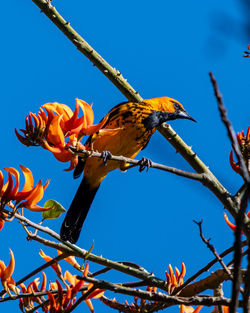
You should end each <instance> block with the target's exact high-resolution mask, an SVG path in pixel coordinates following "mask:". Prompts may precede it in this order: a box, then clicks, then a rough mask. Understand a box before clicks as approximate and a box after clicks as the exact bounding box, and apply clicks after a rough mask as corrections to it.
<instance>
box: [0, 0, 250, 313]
mask: <svg viewBox="0 0 250 313" xmlns="http://www.w3.org/2000/svg"><path fill="white" fill-rule="evenodd" d="M242 3H243V1H242V2H241V1H236V0H229V1H215V0H212V1H209V2H202V1H197V0H194V1H192V2H191V3H190V2H187V1H184V0H181V1H178V2H174V1H164V0H159V1H155V2H154V3H152V2H145V1H140V0H139V1H136V2H134V1H130V0H129V1H126V2H117V1H114V0H112V1H108V2H107V1H105V2H103V1H95V2H91V1H84V2H83V1H79V0H76V1H74V2H72V1H66V0H60V1H56V0H54V1H53V4H54V5H55V6H56V8H57V10H58V11H59V12H60V13H61V14H62V15H63V16H64V18H65V19H66V20H69V21H70V23H71V25H72V26H73V27H74V28H75V29H76V30H77V31H78V32H79V33H80V34H81V35H82V36H83V37H84V38H85V39H86V40H87V41H88V42H89V43H90V44H91V45H92V46H93V47H94V48H95V49H96V50H97V51H98V52H99V53H100V54H101V55H102V56H103V57H104V58H105V59H106V60H107V61H108V62H109V63H110V64H111V65H112V66H114V67H115V68H116V69H118V70H119V71H120V72H122V74H123V76H124V77H125V78H127V79H128V81H129V82H130V83H131V84H132V86H133V87H134V88H135V89H136V90H139V92H140V94H141V96H142V97H143V98H153V97H159V96H169V97H172V98H175V99H177V100H179V101H180V102H181V103H182V104H183V105H184V107H185V108H186V110H187V111H188V112H189V113H190V114H191V115H192V116H193V117H194V118H195V119H196V120H197V121H198V123H192V122H190V121H185V120H179V121H173V122H172V123H171V125H172V126H173V128H174V129H175V130H176V131H177V132H178V133H179V134H180V135H181V137H182V138H183V139H184V140H185V141H186V142H187V143H188V144H189V145H192V147H193V149H194V151H195V152H196V153H197V154H198V156H199V157H200V158H201V159H202V160H203V161H204V162H205V163H206V164H207V165H208V166H209V168H210V169H211V170H212V171H213V173H214V174H215V175H216V176H217V178H218V179H219V180H220V181H221V182H222V183H223V184H224V186H225V187H226V188H227V189H228V190H229V191H230V192H232V193H235V192H236V191H237V189H238V188H239V187H240V186H241V179H240V177H239V176H237V175H236V174H235V173H234V172H233V171H232V170H231V168H230V165H229V162H228V157H229V152H230V149H231V148H230V143H229V140H228V138H227V136H226V131H225V129H224V126H223V125H222V123H221V121H220V118H219V113H218V110H217V105H216V101H215V98H214V94H213V90H212V87H211V83H210V80H209V76H208V72H209V71H213V73H214V75H215V77H216V79H217V80H218V83H219V87H220V90H221V92H222V93H223V98H224V102H225V104H226V106H227V109H228V112H229V117H230V119H231V120H232V122H233V124H234V126H235V129H236V131H241V130H245V131H246V129H247V127H248V125H249V116H250V114H249V113H250V107H249V100H250V95H249V66H250V63H249V60H248V59H245V58H243V57H242V55H243V51H244V50H246V49H247V44H249V41H248V40H247V38H249V36H248V37H247V35H249V34H248V33H247V26H248V25H247V24H246V21H247V14H248V12H249V11H247V9H246V8H245V7H244V6H243V4H242ZM1 8H2V10H1V13H0V15H1V23H2V29H3V30H4V31H3V32H2V35H1V37H2V38H1V40H2V49H1V50H0V62H1V76H0V80H1V87H2V91H1V95H2V105H1V110H2V113H1V117H0V119H1V125H0V128H1V133H2V136H1V137H2V153H1V169H2V168H4V167H7V166H12V167H15V168H18V166H19V164H23V165H25V166H27V167H29V168H30V169H31V170H32V172H33V173H34V177H35V181H36V182H37V181H38V179H40V178H43V180H44V181H45V180H46V179H47V178H50V179H51V183H50V186H49V187H48V189H47V190H46V193H45V197H44V200H47V199H56V200H57V201H59V202H60V203H62V204H63V205H64V207H65V208H68V206H69V205H70V202H71V200H72V198H73V195H74V192H75V190H76V188H77V186H78V184H79V183H80V181H79V180H73V178H72V174H71V173H67V172H64V171H63V169H64V168H66V167H67V165H65V164H62V163H59V162H57V161H56V160H55V159H54V158H53V156H52V155H51V154H50V153H49V152H47V151H44V150H42V149H41V148H33V147H30V148H27V147H25V146H23V145H21V144H20V143H19V142H18V141H17V139H16V137H15V134H14V128H23V127H24V118H25V116H26V115H27V114H28V112H30V111H31V112H37V111H38V109H39V107H40V106H41V105H42V104H44V103H46V102H53V101H57V102H61V103H65V104H67V105H69V106H71V108H72V109H73V108H74V105H75V100H74V99H75V98H76V97H78V98H80V99H83V100H85V101H87V102H88V103H93V108H94V112H95V121H96V122H98V121H99V120H100V119H101V118H102V117H103V116H104V115H105V114H106V113H107V112H108V111H109V110H110V109H111V108H112V107H113V106H114V105H116V104H117V103H119V102H122V101H124V100H126V99H125V98H124V96H123V95H122V94H121V93H120V92H119V91H118V90H117V89H116V88H115V87H114V86H113V85H112V84H111V83H110V82H109V81H108V80H107V79H106V78H105V77H104V76H103V75H102V74H101V73H100V72H99V71H98V70H97V68H95V67H93V65H92V64H91V63H90V62H89V61H88V60H87V59H86V58H85V57H84V56H83V55H81V54H80V52H79V51H77V49H76V48H75V47H74V46H73V45H72V44H71V43H70V42H69V41H68V40H67V39H66V38H65V37H64V36H63V34H62V33H61V32H60V31H59V30H58V29H57V28H56V27H55V26H54V25H52V23H51V22H50V21H49V20H48V19H47V18H46V17H45V16H44V15H43V14H41V13H40V11H39V9H38V8H37V7H36V6H35V5H34V4H33V3H32V1H27V0H26V1H17V0H13V1H4V2H3V3H2V5H1ZM142 156H146V157H148V158H151V159H152V160H153V161H155V162H158V163H163V164H166V165H169V166H174V167H178V168H181V169H185V170H191V169H190V167H189V166H188V165H187V164H186V162H185V161H184V160H183V159H182V158H181V156H180V155H179V154H176V152H175V151H174V149H173V148H172V147H171V146H170V145H169V143H168V142H167V141H166V140H165V139H164V138H163V137H162V136H161V135H160V134H159V133H155V135H154V136H153V137H152V139H151V141H150V144H149V145H148V147H147V148H146V149H145V150H144V151H143V152H141V153H140V155H139V156H138V157H139V158H140V157H142ZM42 204H43V201H42ZM27 216H28V217H29V218H31V219H33V220H35V221H37V222H39V221H40V215H39V216H38V214H30V213H29V212H27ZM202 218H203V219H204V224H203V228H204V233H205V235H206V236H207V237H211V238H212V243H213V244H214V246H215V247H216V249H217V250H218V251H219V252H221V251H223V250H224V249H226V248H228V247H229V246H231V244H232V242H233V234H232V233H231V231H230V230H229V229H228V227H227V226H226V225H225V222H224V219H223V206H222V205H221V204H220V203H219V202H218V201H217V199H216V198H215V197H214V196H213V195H212V194H211V193H210V191H208V190H206V189H205V188H204V187H203V186H202V185H201V184H199V183H197V182H193V181H189V180H187V179H185V178H181V177H177V176H174V175H171V174H168V173H165V172H160V171H157V170H154V169H151V170H149V171H148V172H143V173H139V172H138V169H136V168H135V169H132V170H130V171H128V172H127V173H121V172H119V171H118V170H117V171H114V172H112V173H110V174H109V175H108V177H107V178H106V179H105V180H104V182H103V184H102V186H101V188H100V190H99V191H98V194H97V196H96V198H95V201H94V203H93V206H92V208H91V210H90V213H89V215H88V218H87V220H86V223H85V225H84V228H83V231H82V234H81V237H80V240H79V242H78V244H79V245H80V246H81V247H83V248H86V249H88V248H89V247H90V246H91V245H92V241H93V240H94V241H95V246H94V250H93V253H95V254H97V255H101V254H102V255H103V256H105V257H107V258H110V259H113V260H126V261H132V262H135V263H138V264H140V265H142V266H143V267H145V268H146V269H147V270H149V271H150V272H151V271H152V272H154V273H155V274H156V275H158V276H160V277H162V278H164V277H165V276H164V271H165V270H166V269H167V266H168V264H169V263H171V264H172V265H173V266H177V267H180V265H181V262H182V261H183V262H184V263H185V264H186V267H187V277H189V276H190V275H192V274H194V273H195V272H196V271H197V270H198V269H200V268H201V267H203V266H204V265H206V263H207V262H208V261H209V260H211V259H212V258H213V257H212V255H211V253H210V251H208V249H207V248H206V247H205V246H204V245H203V244H202V243H201V240H200V238H199V234H198V229H197V227H196V225H195V224H194V223H193V220H201V219H202ZM62 220H63V217H61V218H60V219H59V220H56V221H49V222H48V226H49V227H51V228H52V229H53V230H55V231H57V232H58V231H59V229H60V224H61V222H62ZM0 239H1V243H2V246H1V255H0V259H1V260H4V261H5V262H6V263H8V260H9V252H8V248H11V249H12V250H13V252H14V254H15V257H16V270H15V273H14V278H15V279H16V280H18V279H19V278H20V277H22V276H24V275H25V274H26V273H27V272H29V271H31V270H32V269H34V268H36V267H38V266H39V265H41V264H42V263H43V260H42V259H41V258H40V256H39V255H38V252H39V249H40V245H39V244H37V243H35V242H27V241H26V239H25V233H24V231H23V229H22V227H21V226H20V225H19V224H18V223H17V222H15V221H14V222H12V223H8V224H7V225H5V227H4V229H3V231H1V232H0ZM44 251H45V252H46V253H47V254H50V255H51V256H53V255H54V253H53V251H51V250H49V249H46V248H44ZM64 265H65V266H64ZM64 265H63V269H66V268H67V266H66V264H64ZM95 268H97V267H96V266H94V265H91V267H90V270H94V269H95ZM47 274H48V276H51V277H52V279H54V276H53V273H52V271H51V270H48V271H47ZM104 278H107V277H104ZM108 278H109V277H108ZM111 278H112V279H113V280H114V281H115V280H116V281H117V280H121V278H120V277H119V278H118V276H117V275H114V276H112V277H111ZM132 280H133V279H132ZM228 295H229V294H228ZM127 299H129V298H128V297H127ZM82 306H84V304H83V305H82ZM94 306H95V309H96V312H108V310H109V309H107V308H105V307H104V305H102V304H100V303H99V302H98V301H95V302H94ZM7 309H8V310H11V311H13V312H17V311H18V304H17V303H14V302H13V303H8V304H1V310H3V311H6V310H7ZM82 310H83V309H82V307H81V306H80V308H79V309H78V310H76V312H80V311H81V312H82ZM87 310H88V309H87V308H86V311H87ZM178 311H179V309H178V308H177V307H175V308H174V309H171V312H178Z"/></svg>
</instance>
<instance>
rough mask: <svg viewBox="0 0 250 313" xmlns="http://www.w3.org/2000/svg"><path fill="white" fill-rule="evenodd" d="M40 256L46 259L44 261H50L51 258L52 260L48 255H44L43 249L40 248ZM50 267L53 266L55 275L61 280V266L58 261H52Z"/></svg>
mask: <svg viewBox="0 0 250 313" xmlns="http://www.w3.org/2000/svg"><path fill="white" fill-rule="evenodd" d="M39 254H40V256H41V257H42V258H43V259H44V260H45V261H46V262H50V261H51V260H53V259H52V258H51V257H50V256H48V255H46V254H45V253H44V252H43V250H42V249H41V250H40V252H39ZM51 267H52V268H53V270H54V271H55V272H56V275H57V276H58V277H59V278H60V279H61V280H62V281H64V279H63V275H62V269H61V266H60V265H59V264H58V262H54V263H53V264H52V265H51Z"/></svg>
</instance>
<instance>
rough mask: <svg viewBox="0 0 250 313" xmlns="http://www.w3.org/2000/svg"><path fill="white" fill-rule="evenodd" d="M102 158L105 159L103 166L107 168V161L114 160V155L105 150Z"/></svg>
mask: <svg viewBox="0 0 250 313" xmlns="http://www.w3.org/2000/svg"><path fill="white" fill-rule="evenodd" d="M100 158H101V159H103V164H104V165H105V166H106V165H107V161H108V160H110V159H111V158H112V154H111V153H110V152H109V151H106V150H104V151H102V153H101V156H100Z"/></svg>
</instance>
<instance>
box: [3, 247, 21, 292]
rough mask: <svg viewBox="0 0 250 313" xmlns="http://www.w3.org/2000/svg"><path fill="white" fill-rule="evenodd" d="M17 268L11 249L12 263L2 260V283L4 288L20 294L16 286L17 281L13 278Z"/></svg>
mask: <svg viewBox="0 0 250 313" xmlns="http://www.w3.org/2000/svg"><path fill="white" fill-rule="evenodd" d="M14 269H15V258H14V254H13V252H12V251H11V249H10V263H9V265H8V266H6V265H5V264H4V262H3V261H1V260H0V278H1V283H2V286H3V288H4V290H5V291H6V292H7V293H8V294H9V295H11V293H10V290H12V291H13V292H14V293H15V294H18V289H17V288H16V286H15V285H16V283H15V281H14V279H13V278H12V274H13V272H14Z"/></svg>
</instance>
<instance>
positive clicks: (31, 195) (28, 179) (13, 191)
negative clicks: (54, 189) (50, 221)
mask: <svg viewBox="0 0 250 313" xmlns="http://www.w3.org/2000/svg"><path fill="white" fill-rule="evenodd" d="M20 167H21V170H22V172H23V175H24V179H25V182H24V186H23V189H22V191H18V190H19V178H20V175H19V172H18V171H17V170H16V169H15V168H13V167H6V168H4V169H5V170H6V171H7V172H8V180H7V182H6V183H5V184H4V179H3V174H2V172H1V171H0V203H1V206H2V207H3V206H4V205H5V204H6V203H8V202H9V201H15V206H17V208H20V207H23V208H27V209H29V210H30V211H33V212H42V211H47V210H49V209H50V208H44V207H41V206H38V205H37V204H36V203H37V202H39V201H40V200H41V199H42V197H43V193H44V190H45V189H46V188H47V186H48V184H49V181H47V182H46V184H45V185H44V186H43V185H42V182H41V180H39V182H38V184H37V185H36V186H35V187H33V185H34V181H33V175H32V172H31V171H30V170H29V169H28V168H27V167H25V166H23V165H20ZM13 177H14V178H15V181H16V183H15V185H14V182H13Z"/></svg>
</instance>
